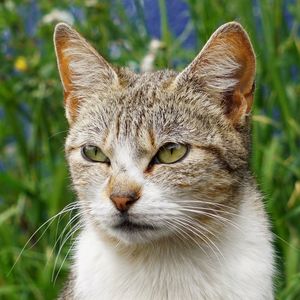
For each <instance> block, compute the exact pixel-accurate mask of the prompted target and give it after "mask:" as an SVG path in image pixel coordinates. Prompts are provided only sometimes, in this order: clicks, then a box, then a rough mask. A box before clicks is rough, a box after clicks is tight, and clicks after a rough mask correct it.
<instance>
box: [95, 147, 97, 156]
mask: <svg viewBox="0 0 300 300" xmlns="http://www.w3.org/2000/svg"><path fill="white" fill-rule="evenodd" d="M94 155H95V156H97V148H96V147H94Z"/></svg>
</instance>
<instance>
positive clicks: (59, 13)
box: [42, 8, 74, 25]
mask: <svg viewBox="0 0 300 300" xmlns="http://www.w3.org/2000/svg"><path fill="white" fill-rule="evenodd" d="M55 22H65V23H68V24H70V25H73V23H74V17H73V16H72V15H71V14H70V13H69V12H68V11H66V10H59V9H56V8H55V9H53V10H52V11H51V12H50V13H48V14H47V15H45V16H44V17H43V19H42V23H44V24H49V23H55Z"/></svg>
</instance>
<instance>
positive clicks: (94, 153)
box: [81, 145, 110, 163]
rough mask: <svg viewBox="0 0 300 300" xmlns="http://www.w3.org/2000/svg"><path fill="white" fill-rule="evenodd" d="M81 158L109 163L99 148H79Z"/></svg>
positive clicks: (88, 146)
mask: <svg viewBox="0 0 300 300" xmlns="http://www.w3.org/2000/svg"><path fill="white" fill-rule="evenodd" d="M81 154H82V156H83V157H84V158H85V159H86V160H89V161H93V162H101V163H109V162H110V161H109V158H108V157H107V156H106V155H105V154H104V153H103V152H102V150H101V149H100V148H98V147H97V146H92V145H85V146H83V147H82V148H81Z"/></svg>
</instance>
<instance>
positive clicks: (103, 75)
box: [54, 22, 275, 300]
mask: <svg viewBox="0 0 300 300" xmlns="http://www.w3.org/2000/svg"><path fill="white" fill-rule="evenodd" d="M54 43H55V50H56V55H57V62H58V69H59V74H60V78H61V81H62V85H63V90H64V105H65V111H66V117H67V120H68V122H69V125H70V129H69V133H68V136H67V139H66V146H65V150H66V156H67V160H68V163H69V166H70V172H71V177H72V182H73V186H74V189H75V191H76V193H77V196H78V207H79V211H80V213H81V226H82V228H81V232H80V234H79V236H78V240H77V243H76V247H75V251H74V262H73V265H72V269H71V273H70V279H69V280H68V282H67V284H66V286H65V288H64V289H63V291H62V293H61V295H60V298H59V299H67V300H71V299H78V300H79V299H89V300H93V299H104V300H107V299H117V300H118V299H125V300H131V299H138V300H150V299H157V300H167V299H169V300H171V299H172V300H176V299H179V300H182V299H184V300H190V299H193V300H195V299H206V300H211V299H213V300H218V299H222V300H227V299H228V300H229V299H230V300H234V299H239V300H240V299H243V300H247V299H249V300H250V299H253V300H262V299H267V300H269V299H274V298H273V297H274V296H273V284H272V278H273V274H274V269H275V267H274V251H273V246H272V234H271V231H270V224H269V221H268V218H267V215H266V213H265V210H264V207H263V202H262V196H261V194H260V192H259V191H258V189H257V187H256V183H255V180H254V178H253V176H252V175H251V172H250V169H249V156H250V139H251V126H250V121H251V107H252V102H253V95H254V87H255V84H254V83H255V82H254V79H255V65H256V59H255V54H254V51H253V48H252V45H251V42H250V39H249V37H248V34H247V33H246V31H245V30H244V29H243V27H242V26H241V25H240V24H239V23H236V22H230V23H226V24H224V25H223V26H221V27H220V28H219V29H217V30H216V32H215V33H213V34H212V36H211V37H210V39H209V40H208V42H207V43H206V45H205V46H204V47H203V49H202V51H201V52H200V53H199V54H198V55H197V56H196V58H195V59H194V60H193V61H192V62H191V64H189V65H188V66H187V67H186V68H185V69H184V70H183V71H182V72H179V73H177V72H175V71H172V70H163V71H155V72H145V73H142V74H136V73H134V72H133V71H130V70H128V69H126V68H117V67H113V66H112V65H110V64H109V63H108V62H107V61H106V60H105V59H104V58H103V57H102V56H101V55H100V54H98V53H97V51H96V50H95V49H94V48H93V47H92V46H91V45H90V44H89V43H88V42H87V41H86V40H85V39H84V38H83V37H81V36H80V34H79V33H77V32H76V31H75V30H74V29H72V28H71V27H70V26H68V25H66V24H63V23H60V24H58V25H57V26H56V28H55V34H54Z"/></svg>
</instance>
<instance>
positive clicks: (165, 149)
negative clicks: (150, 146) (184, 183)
mask: <svg viewBox="0 0 300 300" xmlns="http://www.w3.org/2000/svg"><path fill="white" fill-rule="evenodd" d="M188 150H189V147H188V145H184V144H175V143H167V144H165V145H164V146H162V147H161V148H160V149H159V151H158V152H157V154H156V157H155V158H156V161H157V162H158V163H163V164H173V163H176V162H178V161H179V160H181V159H183V158H184V157H185V156H186V154H187V153H188Z"/></svg>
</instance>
